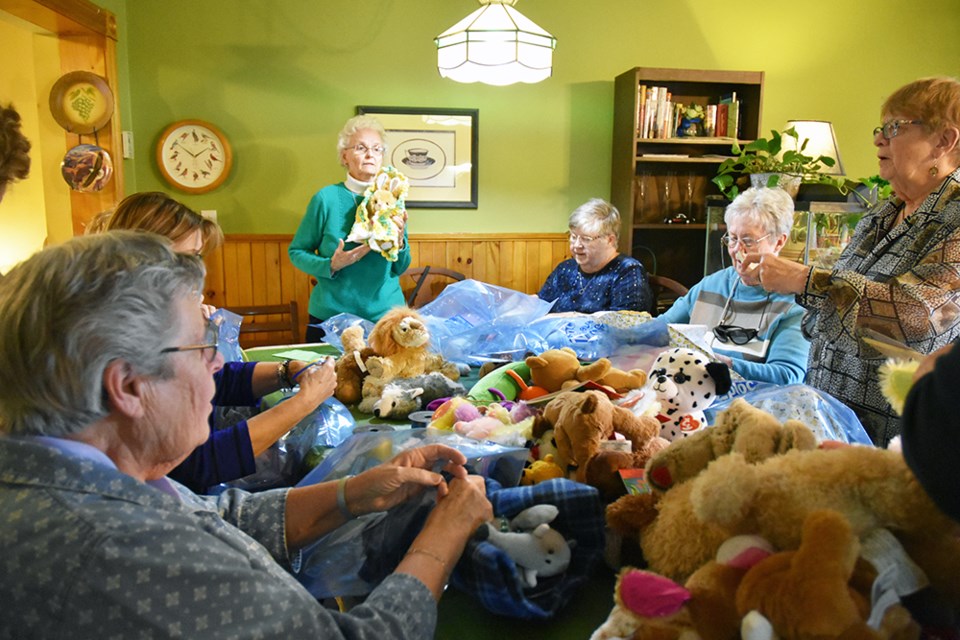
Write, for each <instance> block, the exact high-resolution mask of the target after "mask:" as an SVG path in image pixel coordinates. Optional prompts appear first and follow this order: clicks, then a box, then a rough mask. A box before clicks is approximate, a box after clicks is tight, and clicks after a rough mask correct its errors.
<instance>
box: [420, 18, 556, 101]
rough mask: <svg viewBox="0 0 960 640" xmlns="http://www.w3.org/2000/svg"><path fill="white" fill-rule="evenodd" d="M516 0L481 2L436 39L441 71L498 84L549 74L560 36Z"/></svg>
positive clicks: (466, 79) (453, 76)
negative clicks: (526, 12) (532, 17)
mask: <svg viewBox="0 0 960 640" xmlns="http://www.w3.org/2000/svg"><path fill="white" fill-rule="evenodd" d="M515 2H516V0H480V5H481V7H480V8H479V9H477V10H476V11H474V12H473V13H471V14H470V15H469V16H467V17H466V18H464V19H463V20H461V21H460V22H458V23H457V24H455V25H453V26H452V27H450V28H449V29H447V30H446V31H444V32H443V33H441V34H440V35H439V36H437V37H436V38H434V43H435V44H436V45H437V69H438V70H439V72H440V75H441V76H442V77H444V78H450V79H451V80H456V81H457V82H482V83H484V84H491V85H498V86H502V85H508V84H514V83H515V82H527V83H534V82H540V81H541V80H545V79H546V78H549V77H550V75H551V74H552V73H553V50H554V48H556V46H557V39H556V38H554V37H553V36H551V35H550V34H549V33H547V32H546V31H544V30H543V29H541V28H540V27H538V26H537V25H536V24H534V23H533V22H532V21H530V20H529V19H527V18H526V17H525V16H524V15H523V14H522V13H520V12H519V11H517V10H516V9H514V8H513V4H514V3H515Z"/></svg>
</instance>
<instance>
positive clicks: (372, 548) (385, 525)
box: [296, 429, 528, 598]
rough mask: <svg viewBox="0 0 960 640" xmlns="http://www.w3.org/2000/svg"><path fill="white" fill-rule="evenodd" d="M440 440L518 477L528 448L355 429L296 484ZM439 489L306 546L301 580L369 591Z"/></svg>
mask: <svg viewBox="0 0 960 640" xmlns="http://www.w3.org/2000/svg"><path fill="white" fill-rule="evenodd" d="M433 443H440V444H446V445H448V446H450V447H453V448H455V449H458V450H459V451H460V452H462V453H463V454H464V455H465V456H466V457H467V464H466V466H467V469H468V470H469V471H470V472H471V473H476V474H479V475H482V476H484V477H486V478H493V479H502V480H505V481H506V482H507V483H509V484H510V486H513V485H516V484H517V482H519V478H520V475H521V473H522V470H523V465H524V462H525V460H526V457H527V454H528V452H527V450H526V449H523V448H511V447H502V446H500V445H495V444H493V443H489V442H478V441H476V440H471V439H469V438H462V437H460V436H457V435H456V434H452V433H449V432H435V431H432V430H427V429H404V430H399V431H382V432H364V433H355V434H354V435H353V436H351V437H350V438H349V439H348V440H347V441H346V442H344V443H343V444H341V445H340V446H339V447H337V448H336V449H335V450H334V452H333V453H332V454H331V455H330V456H328V457H327V458H325V459H324V460H323V462H321V463H320V465H319V466H318V467H317V468H315V469H314V470H313V471H311V472H310V473H308V474H307V475H306V477H304V478H303V480H301V481H300V483H299V484H298V485H297V486H307V485H311V484H316V483H318V482H323V481H326V480H336V479H339V478H342V477H343V476H347V475H355V474H357V473H362V472H363V471H365V470H366V469H369V468H371V467H374V466H376V465H378V464H380V463H382V462H385V461H387V460H389V459H391V458H392V457H393V456H395V455H396V454H397V453H399V452H400V451H402V450H404V449H409V448H414V447H419V446H423V445H427V444H433ZM435 498H436V491H435V490H433V491H425V492H424V493H422V494H421V495H420V497H419V498H417V499H413V500H410V501H407V502H405V503H403V504H400V505H397V506H396V507H394V508H393V509H391V510H389V511H387V512H383V513H372V514H367V515H363V516H360V517H358V518H356V519H354V520H351V521H350V522H347V523H346V524H344V525H343V526H341V527H339V528H338V529H336V530H334V531H331V532H330V533H329V534H327V535H326V536H323V537H322V538H320V539H319V540H317V541H316V542H314V543H313V544H311V545H310V546H308V547H307V548H306V549H304V550H303V552H302V557H301V564H300V571H299V572H298V573H297V574H296V578H297V580H299V581H300V583H301V584H302V585H303V586H304V587H305V588H306V589H307V590H308V591H309V592H310V593H311V594H313V596H314V597H316V598H330V597H335V596H362V595H366V594H368V593H370V592H371V591H372V590H373V589H374V588H375V587H376V586H377V584H379V583H380V581H382V580H383V579H384V578H385V577H386V576H387V575H389V574H390V573H391V572H392V571H393V570H394V569H395V568H396V566H397V565H398V564H399V563H400V560H401V559H402V558H403V555H404V553H406V551H407V549H408V548H409V546H410V543H411V542H412V541H413V539H414V538H415V537H416V536H417V534H418V533H419V532H420V529H421V528H422V526H423V523H424V521H425V520H426V517H427V514H429V512H430V509H432V508H433V505H434V502H435Z"/></svg>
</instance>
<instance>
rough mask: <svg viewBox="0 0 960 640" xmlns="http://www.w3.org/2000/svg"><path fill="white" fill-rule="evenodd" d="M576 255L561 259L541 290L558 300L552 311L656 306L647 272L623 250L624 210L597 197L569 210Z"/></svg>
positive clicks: (649, 308) (544, 296)
mask: <svg viewBox="0 0 960 640" xmlns="http://www.w3.org/2000/svg"><path fill="white" fill-rule="evenodd" d="M569 228H570V253H571V254H572V255H573V257H572V258H570V259H568V260H564V261H563V262H561V263H560V264H558V265H557V268H556V269H554V270H553V273H551V274H550V275H549V276H547V281H546V282H544V283H543V288H541V289H540V292H539V293H538V294H537V295H538V296H540V298H542V299H543V300H548V301H555V302H554V305H553V308H552V309H551V310H550V311H551V313H560V312H563V311H578V312H580V313H593V312H594V311H619V310H629V311H652V310H653V302H654V301H653V292H652V291H650V284H649V283H648V282H647V272H646V270H645V269H644V268H643V265H642V264H640V262H638V261H637V260H635V259H634V258H631V257H629V256H623V255H620V254H619V253H618V252H617V244H618V242H619V241H620V212H619V211H617V208H616V207H614V206H613V205H612V204H610V203H609V202H606V201H604V200H600V199H599V198H593V199H591V200H588V201H587V202H585V203H584V204H582V205H580V206H579V207H577V208H576V209H575V210H574V212H573V213H571V214H570V221H569Z"/></svg>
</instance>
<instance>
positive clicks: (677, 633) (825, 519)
mask: <svg viewBox="0 0 960 640" xmlns="http://www.w3.org/2000/svg"><path fill="white" fill-rule="evenodd" d="M859 549H860V543H859V541H858V540H857V538H856V537H855V536H854V535H853V532H852V530H851V527H850V524H849V522H847V520H846V519H845V518H844V517H843V516H841V515H840V514H839V513H837V512H836V511H832V510H829V509H825V510H818V511H813V512H811V513H810V515H808V516H807V518H806V520H805V521H804V524H803V533H802V541H801V543H800V547H799V549H797V550H790V551H781V552H779V553H775V552H774V550H773V547H772V546H771V545H770V544H769V543H768V542H767V541H766V540H764V539H763V538H760V537H759V536H743V535H741V536H734V537H732V538H729V539H728V540H726V541H724V543H723V544H722V545H721V546H720V547H719V549H718V550H717V555H716V558H713V559H711V560H710V561H708V562H707V563H705V564H704V565H703V566H701V567H700V568H699V569H697V570H696V571H695V572H694V573H693V575H691V576H690V578H689V579H688V580H687V581H686V584H684V585H683V587H681V586H680V585H678V584H676V583H674V582H673V581H670V580H669V579H667V578H664V577H663V576H658V575H657V574H654V573H651V572H645V571H639V570H637V569H632V568H626V569H624V570H623V571H621V573H620V577H619V578H618V580H617V586H616V591H615V593H614V597H615V601H616V606H615V607H614V608H613V611H611V614H610V617H609V618H608V619H607V622H605V623H604V625H603V626H602V627H600V628H599V629H598V630H597V631H596V632H595V633H594V634H593V636H592V638H591V640H608V639H611V638H614V637H618V638H623V637H629V638H632V639H633V640H653V639H654V638H655V639H657V640H679V639H681V638H694V637H696V638H702V639H703V640H736V639H737V638H740V637H744V638H762V637H777V638H782V639H783V640H806V639H813V638H848V639H851V640H852V639H853V638H865V639H873V638H875V639H878V640H879V639H896V640H910V639H915V638H917V637H918V636H919V631H920V629H919V626H918V625H917V624H916V622H914V621H913V619H912V618H911V616H910V613H909V612H908V611H907V610H906V609H904V608H903V607H902V606H900V605H893V606H891V607H890V608H888V609H887V610H886V612H885V613H884V615H883V618H882V620H881V624H880V628H879V630H874V629H872V628H870V627H868V626H867V624H866V620H867V618H868V616H869V614H870V590H871V585H872V584H873V582H874V580H875V579H876V577H877V572H876V570H875V569H874V568H873V566H872V565H871V564H870V563H868V562H866V561H865V560H863V559H858V558H857V553H858V551H859ZM770 631H772V632H773V635H772V634H770Z"/></svg>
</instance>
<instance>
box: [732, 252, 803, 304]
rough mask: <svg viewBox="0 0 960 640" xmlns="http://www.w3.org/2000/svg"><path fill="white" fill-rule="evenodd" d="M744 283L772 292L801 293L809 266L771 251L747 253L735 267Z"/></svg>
mask: <svg viewBox="0 0 960 640" xmlns="http://www.w3.org/2000/svg"><path fill="white" fill-rule="evenodd" d="M737 273H739V274H740V277H741V279H742V280H743V282H744V284H748V285H751V286H754V285H760V286H761V287H763V288H764V289H766V290H767V291H771V292H773V293H785V294H790V293H792V294H798V293H803V290H804V288H805V287H806V286H807V276H808V275H809V274H810V267H808V266H807V265H803V264H800V263H799V262H794V261H792V260H786V259H784V258H781V257H780V256H778V255H776V254H773V253H748V254H747V255H746V256H745V257H744V258H743V260H742V261H741V262H740V266H739V267H738V268H737Z"/></svg>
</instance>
